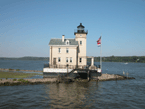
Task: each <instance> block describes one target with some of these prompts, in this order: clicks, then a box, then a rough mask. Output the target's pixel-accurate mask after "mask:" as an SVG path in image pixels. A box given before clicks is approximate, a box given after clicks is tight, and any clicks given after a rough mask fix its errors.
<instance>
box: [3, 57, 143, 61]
mask: <svg viewBox="0 0 145 109" xmlns="http://www.w3.org/2000/svg"><path fill="white" fill-rule="evenodd" d="M0 60H41V61H49V57H31V56H27V57H20V58H8V57H0ZM87 61H88V62H91V59H90V58H88V59H87ZM94 61H95V62H100V57H94ZM102 61H103V62H141V63H145V56H109V57H102Z"/></svg>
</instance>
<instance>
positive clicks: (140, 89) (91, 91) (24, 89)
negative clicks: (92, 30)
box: [0, 60, 145, 109]
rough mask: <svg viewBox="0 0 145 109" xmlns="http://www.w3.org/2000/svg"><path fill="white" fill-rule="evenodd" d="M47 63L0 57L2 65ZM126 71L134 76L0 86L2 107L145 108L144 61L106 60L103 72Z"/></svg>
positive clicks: (15, 66) (38, 65) (39, 65)
mask: <svg viewBox="0 0 145 109" xmlns="http://www.w3.org/2000/svg"><path fill="white" fill-rule="evenodd" d="M44 63H47V61H20V60H0V68H13V69H25V70H26V69H27V70H42V69H43V64H44ZM96 64H99V63H96ZM123 71H124V72H125V73H128V74H129V75H128V76H131V77H135V79H132V80H118V81H103V82H101V81H100V82H95V81H90V82H86V83H80V82H79V83H77V82H74V83H69V84H66V83H60V84H55V83H54V84H39V85H20V86H0V108H2V109H4V108H15V109H17V108H18V109H19V108H22V109H26V108H38V109H39V108H91V109H93V108H94V109H96V108H97V109H116V108H121V109H122V108H123V109H144V108H145V63H128V64H125V63H120V62H103V71H102V72H103V73H108V74H121V75H123Z"/></svg>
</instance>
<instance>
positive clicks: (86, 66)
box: [44, 64, 97, 70]
mask: <svg viewBox="0 0 145 109" xmlns="http://www.w3.org/2000/svg"><path fill="white" fill-rule="evenodd" d="M44 68H60V69H67V68H68V69H94V70H95V69H96V68H97V67H96V66H90V65H68V64H67V65H49V64H44Z"/></svg>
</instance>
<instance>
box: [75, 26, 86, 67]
mask: <svg viewBox="0 0 145 109" xmlns="http://www.w3.org/2000/svg"><path fill="white" fill-rule="evenodd" d="M84 28H85V27H84V26H83V25H82V23H80V25H79V26H77V30H76V31H75V32H74V35H75V40H76V41H78V45H79V46H78V49H77V50H78V54H77V59H78V62H77V65H79V66H83V65H87V58H86V39H87V34H88V31H86V30H85V29H84Z"/></svg>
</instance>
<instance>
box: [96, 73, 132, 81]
mask: <svg viewBox="0 0 145 109" xmlns="http://www.w3.org/2000/svg"><path fill="white" fill-rule="evenodd" d="M97 79H98V80H99V81H109V80H125V79H135V78H134V77H126V76H124V75H116V74H102V75H101V76H98V78H97Z"/></svg>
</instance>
